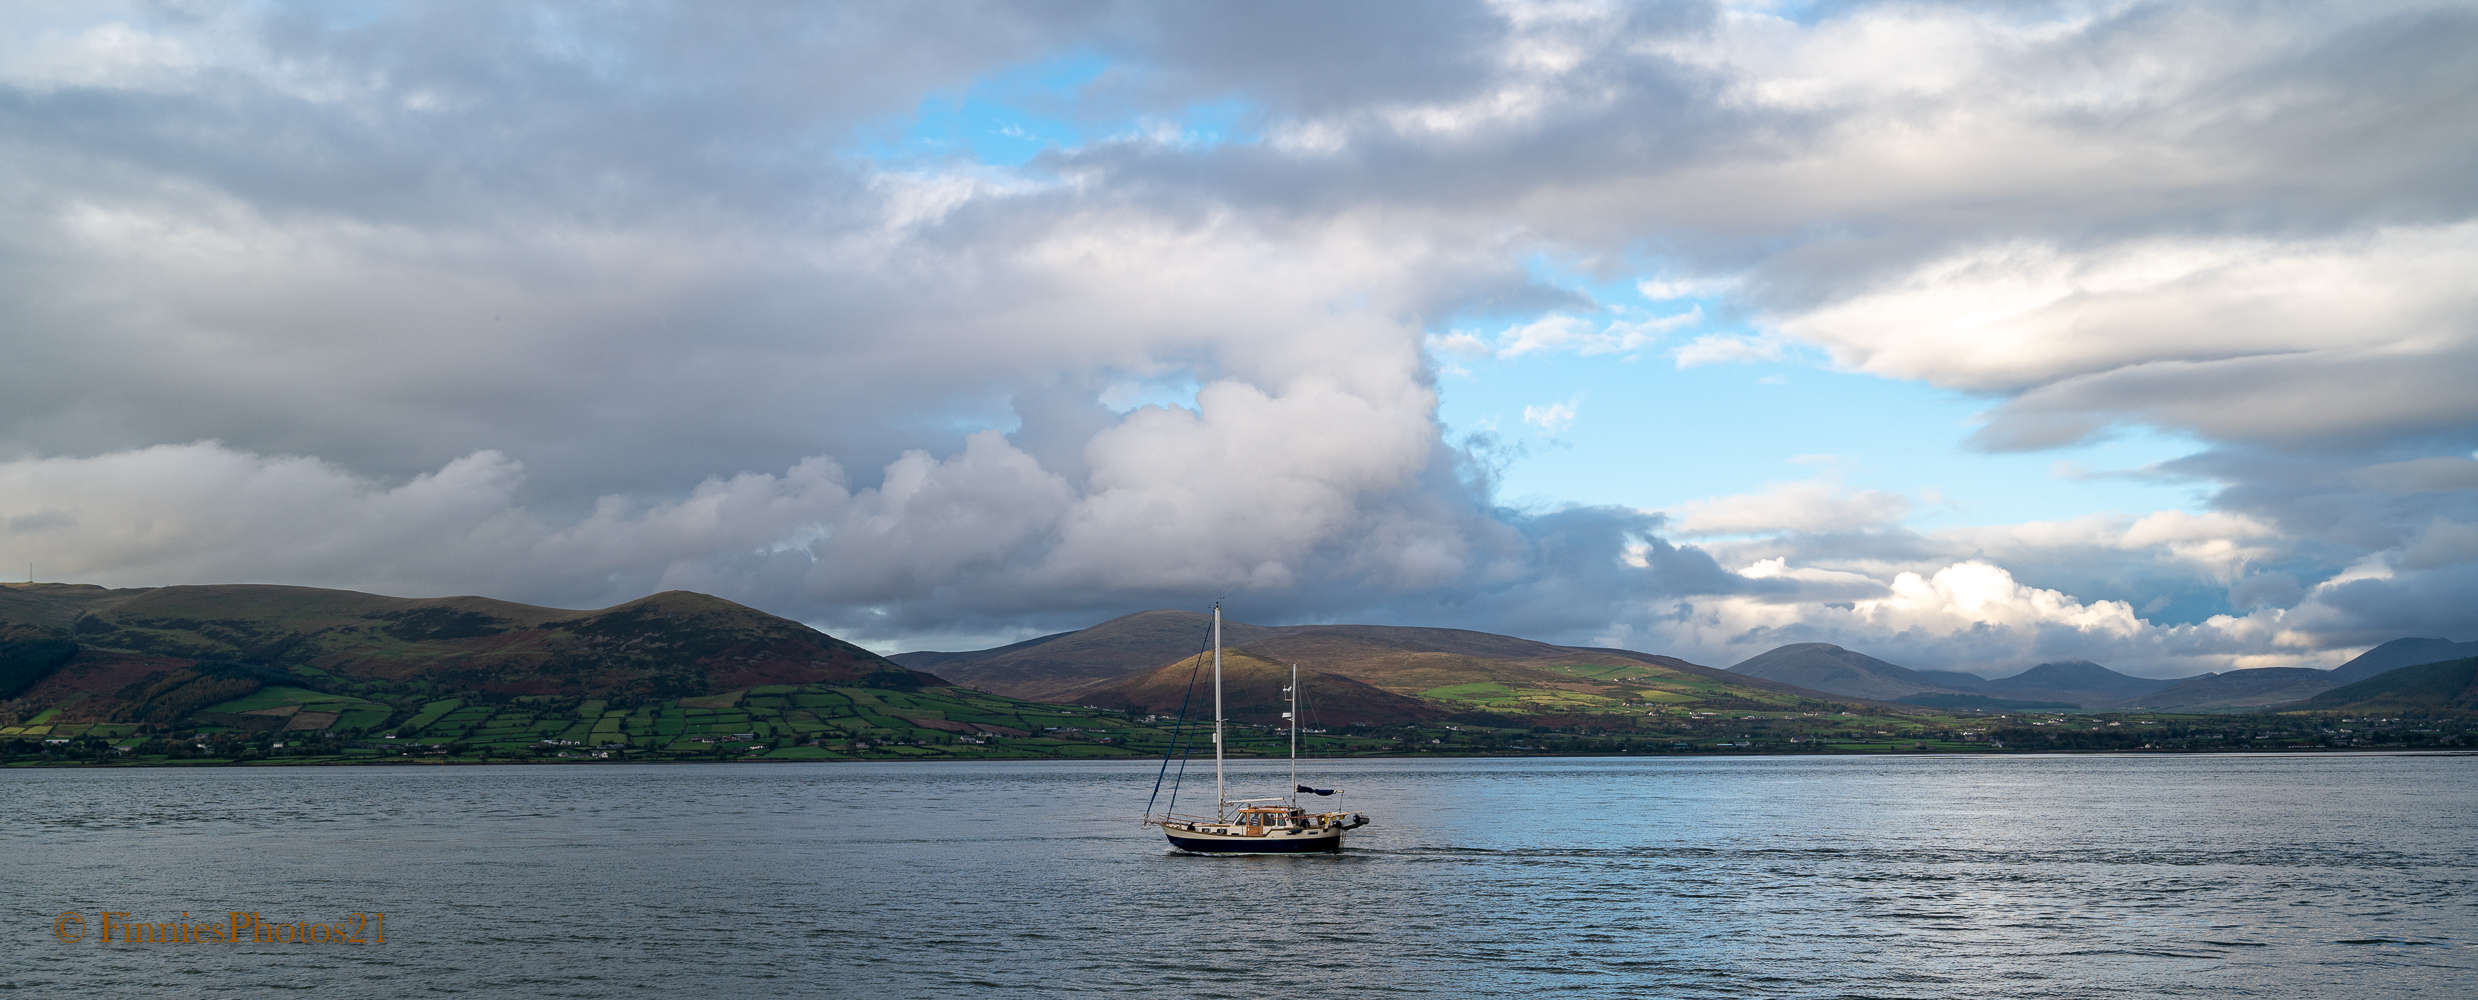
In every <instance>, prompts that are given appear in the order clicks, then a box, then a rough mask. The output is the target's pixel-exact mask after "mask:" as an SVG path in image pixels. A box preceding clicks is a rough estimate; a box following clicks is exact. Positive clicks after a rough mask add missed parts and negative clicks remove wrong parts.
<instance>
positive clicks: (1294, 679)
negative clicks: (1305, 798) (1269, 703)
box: [1289, 663, 1299, 809]
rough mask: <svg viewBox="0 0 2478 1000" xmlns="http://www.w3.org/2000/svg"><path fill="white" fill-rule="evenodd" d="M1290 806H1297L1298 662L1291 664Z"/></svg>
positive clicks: (1294, 807) (1295, 807)
mask: <svg viewBox="0 0 2478 1000" xmlns="http://www.w3.org/2000/svg"><path fill="white" fill-rule="evenodd" d="M1289 714H1290V717H1291V808H1293V809H1297V808H1299V664H1296V663H1294V664H1291V710H1290V713H1289Z"/></svg>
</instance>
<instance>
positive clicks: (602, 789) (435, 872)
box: [0, 755, 2478, 1000]
mask: <svg viewBox="0 0 2478 1000" xmlns="http://www.w3.org/2000/svg"><path fill="white" fill-rule="evenodd" d="M1305 768H1306V770H1305V771H1304V773H1303V775H1302V778H1303V780H1305V781H1308V782H1309V783H1311V784H1316V785H1320V786H1329V787H1330V786H1340V787H1341V788H1342V789H1344V795H1343V796H1342V797H1341V801H1342V803H1343V806H1344V807H1345V808H1348V809H1352V810H1357V811H1362V812H1365V813H1367V814H1368V815H1369V816H1371V817H1372V818H1373V819H1374V823H1373V824H1372V825H1370V826H1368V827H1366V828H1365V829H1362V830H1360V831H1357V832H1355V833H1353V834H1352V835H1351V837H1350V840H1349V847H1348V850H1347V851H1346V852H1345V853H1343V854H1341V855H1339V856H1316V857H1270V858H1227V857H1224V858H1208V857H1191V856H1186V855H1180V854H1175V853H1172V852H1170V851H1169V850H1168V849H1167V847H1166V845H1165V843H1164V842H1163V840H1162V838H1161V836H1160V835H1159V834H1158V833H1155V832H1153V831H1150V830H1146V829H1143V828H1140V827H1139V826H1138V825H1137V823H1136V819H1137V816H1138V815H1139V813H1140V812H1141V811H1142V810H1143V807H1144V804H1145V801H1146V798H1147V795H1148V793H1149V792H1150V791H1151V790H1152V787H1153V784H1154V779H1155V769H1154V767H1153V766H1151V765H1149V764H1145V763H1141V762H1128V761H1116V762H1090V763H1082V762H1073V763H1071V762H1007V763H996V762H993V763H951V762H938V763H933V762H923V763H910V764H902V763H896V764H853V763H842V764H836V763H817V764H781V765H764V764H730V765H624V766H501V767H481V766H464V767H353V768H246V769H245V768H216V769H199V770H173V769H133V770H36V771H28V770H13V771H8V772H4V773H0V914H5V918H6V923H5V926H0V995H14V996H26V997H84V996H96V997H101V996H111V997H130V996H146V997H216V996H240V995H248V996H287V995H288V996H315V997H356V996H370V997H380V996H385V997H398V996H405V997H423V996H490V997H681V998H739V997H751V998H792V997H930V996H963V997H1046V996H1133V995H1146V996H1156V997H1191V996H1227V997H1303V996H1305V997H1323V996H1345V995H1348V996H1354V997H1391V996H1443V997H1466V996H1553V995H1554V996H1561V997H1575V996H1589V997H1971V998H1976V997H2094V996H2111V995H2113V996H2164V997H2168V996H2191V997H2410V996H2416V997H2421V998H2425V1000H2441V998H2450V997H2466V996H2478V758H2474V757H2467V756H2372V755H2347V756H2340V755H2330V756H2322V755H2318V756H2306V755H2281V756H2176V757H2131V756H2106V757H2098V756H2088V757H1905V758H1854V757H1827V758H1798V759H1790V758H1740V759H1720V758H1700V759H1675V758H1672V759H1661V758H1651V759H1485V760H1353V761H1347V762H1311V763H1309V764H1307V765H1305ZM1199 774H1201V775H1202V781H1201V782H1200V781H1199V780H1198V776H1199ZM1287 778H1288V775H1287V772H1285V771H1283V770H1282V769H1281V768H1280V766H1279V765H1267V764H1257V763H1251V764H1247V765H1240V766H1235V767H1234V768H1233V769H1232V780H1233V788H1232V794H1233V795H1234V796H1235V797H1236V796H1242V795H1247V794H1271V793H1273V792H1276V791H1278V790H1279V789H1280V788H1282V787H1284V785H1285V783H1286V781H1287ZM1200 789H1201V790H1200ZM1211 789H1212V782H1211V771H1210V768H1209V766H1208V767H1204V768H1192V769H1191V770H1190V771H1189V780H1188V782H1187V784H1186V786H1185V788H1184V790H1183V791H1182V793H1181V802H1180V809H1181V811H1188V809H1189V807H1190V806H1191V805H1193V804H1196V803H1200V802H1201V803H1209V802H1210V801H1211V794H1212V792H1211ZM234 911H239V912H244V913H257V914H260V915H261V917H260V919H261V921H262V923H264V924H269V925H272V924H273V923H275V922H278V921H289V922H293V924H294V926H293V927H291V928H288V932H290V931H293V930H298V929H299V924H300V922H305V921H306V922H313V923H318V924H324V925H327V926H328V927H329V928H332V927H333V925H334V924H336V923H337V922H338V921H346V922H348V927H347V930H348V931H349V930H351V929H352V928H351V926H349V922H350V920H351V917H350V915H351V914H353V913H365V914H367V913H383V914H384V917H383V918H382V920H381V921H380V926H381V927H383V933H384V935H385V941H384V943H379V942H376V941H370V936H371V932H370V931H368V930H363V931H361V932H360V935H359V936H361V937H362V938H363V940H365V941H369V943H366V944H348V943H333V942H329V943H309V944H272V943H271V944H258V943H237V944H222V943H207V942H200V943H166V944H146V943H140V944H126V943H118V942H114V943H109V944H105V943H99V942H98V941H97V940H95V936H94V933H93V932H94V930H95V929H96V922H97V921H99V920H100V919H102V918H101V917H100V916H99V915H100V914H102V913H106V912H116V913H125V914H129V916H126V917H120V918H116V919H119V920H123V921H128V920H135V921H142V922H170V921H177V920H179V919H180V914H182V913H184V912H186V913H188V914H189V915H190V919H191V920H193V921H202V922H203V921H213V922H216V923H218V924H219V925H226V926H227V928H228V924H229V922H230V921H229V918H228V917H227V916H226V915H227V914H228V913H231V912H234ZM63 912H75V913H78V914H79V915H80V916H81V917H83V918H84V919H85V920H87V921H88V925H87V927H86V932H87V936H86V937H85V938H84V939H83V940H80V941H77V942H76V943H69V942H64V941H62V940H61V939H60V938H59V936H58V935H56V934H55V925H56V922H57V921H58V919H59V915H60V914H61V913H63ZM364 920H365V922H366V920H367V918H364ZM72 929H73V928H72ZM321 936H325V932H324V931H322V934H321Z"/></svg>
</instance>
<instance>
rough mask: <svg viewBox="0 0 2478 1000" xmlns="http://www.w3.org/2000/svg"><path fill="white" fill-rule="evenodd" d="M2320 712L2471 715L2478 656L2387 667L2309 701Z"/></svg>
mask: <svg viewBox="0 0 2478 1000" xmlns="http://www.w3.org/2000/svg"><path fill="white" fill-rule="evenodd" d="M2296 707H2297V708H2301V709H2306V710H2309V711H2318V712H2395V713H2400V714H2403V715H2425V716H2434V715H2467V714H2469V713H2471V712H2473V711H2478V657H2465V658H2463V659H2458V660H2445V661H2443V662H2440V663H2424V664H2418V665H2415V666H2408V667H2399V668H2396V669H2393V670H2387V671H2384V672H2383V673H2380V674H2377V675H2375V676H2373V677H2370V678H2367V679H2366V680H2362V681H2358V682H2357V683H2354V684H2345V685H2342V686H2340V687H2337V688H2333V689H2332V690H2329V691H2325V692H2323V693H2322V694H2319V695H2316V696H2314V697H2312V698H2309V699H2307V700H2306V702H2305V703H2304V704H2301V705H2298V706H2296Z"/></svg>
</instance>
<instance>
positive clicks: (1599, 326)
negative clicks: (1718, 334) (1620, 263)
mask: <svg viewBox="0 0 2478 1000" xmlns="http://www.w3.org/2000/svg"><path fill="white" fill-rule="evenodd" d="M1703 318H1704V315H1703V307H1701V306H1697V307H1695V308H1692V309H1689V310H1687V311H1686V312H1683V313H1678V314H1676V315H1672V316H1655V317H1651V318H1649V319H1641V320H1633V321H1628V320H1622V319H1621V320H1609V321H1606V322H1599V323H1595V322H1593V321H1591V320H1588V319H1584V318H1582V317H1580V316H1572V315H1568V314H1565V313H1552V314H1549V315H1547V316H1543V317H1541V318H1539V319H1536V320H1533V321H1531V322H1529V323H1525V324H1522V325H1519V326H1516V327H1513V328H1511V329H1508V330H1506V331H1505V332H1504V333H1501V334H1499V335H1498V336H1497V345H1496V348H1495V353H1496V356H1497V357H1499V358H1515V357H1521V356H1523V355H1526V354H1539V353H1553V352H1560V351H1565V352H1572V353H1574V354H1578V355H1582V356H1584V357H1591V356H1593V355H1598V354H1622V353H1625V352H1627V351H1632V350H1636V349H1638V348H1641V347H1645V346H1647V345H1649V344H1651V343H1653V342H1654V341H1657V340H1659V339H1660V338H1661V337H1662V336H1663V335H1665V334H1667V333H1669V332H1670V331H1672V330H1678V329H1683V328H1686V327H1690V326H1693V325H1695V324H1697V323H1700V322H1702V321H1703ZM1430 343H1431V344H1432V346H1443V347H1446V348H1448V349H1450V350H1462V351H1468V350H1471V349H1473V348H1474V347H1475V346H1477V345H1484V344H1486V343H1487V342H1486V341H1483V340H1481V339H1480V338H1479V337H1477V336H1475V335H1472V334H1468V333H1459V332H1458V333H1454V334H1450V335H1448V336H1447V337H1445V338H1443V339H1439V338H1431V340H1430Z"/></svg>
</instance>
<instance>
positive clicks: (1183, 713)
mask: <svg viewBox="0 0 2478 1000" xmlns="http://www.w3.org/2000/svg"><path fill="white" fill-rule="evenodd" d="M1212 643H1213V633H1211V632H1210V631H1208V632H1206V633H1205V637H1204V638H1202V639H1198V640H1197V641H1196V665H1195V666H1193V667H1190V668H1188V671H1187V693H1186V694H1182V695H1180V696H1179V721H1178V722H1177V723H1175V724H1173V725H1172V726H1171V729H1170V745H1168V746H1165V747H1163V748H1162V766H1161V770H1159V771H1156V772H1154V774H1153V795H1152V797H1151V798H1147V799H1145V800H1144V814H1145V815H1147V816H1150V815H1153V802H1154V800H1156V799H1159V798H1161V797H1162V778H1163V777H1164V776H1165V775H1168V774H1169V773H1170V755H1171V754H1172V753H1174V752H1176V751H1177V750H1178V749H1179V738H1180V736H1181V735H1183V734H1184V733H1185V732H1186V731H1187V703H1188V701H1189V700H1190V699H1193V698H1194V697H1195V696H1196V672H1197V671H1199V670H1202V669H1204V665H1205V661H1204V647H1206V646H1208V645H1211V644H1212ZM1179 778H1180V779H1181V780H1185V779H1186V778H1187V758H1186V757H1184V756H1182V757H1180V758H1179ZM1178 805H1179V786H1177V785H1172V786H1170V806H1171V808H1173V809H1176V808H1178Z"/></svg>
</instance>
